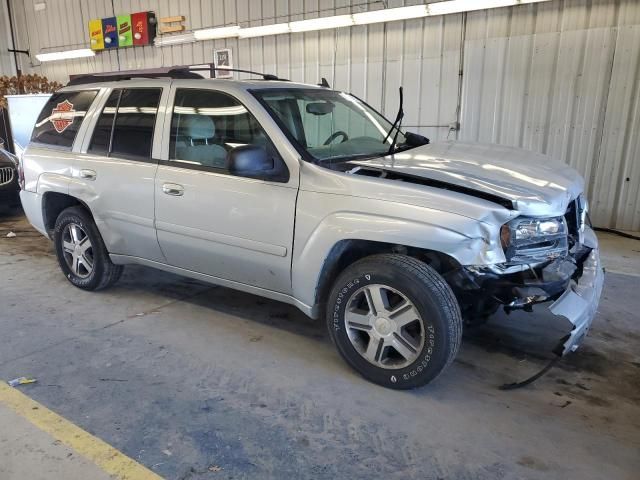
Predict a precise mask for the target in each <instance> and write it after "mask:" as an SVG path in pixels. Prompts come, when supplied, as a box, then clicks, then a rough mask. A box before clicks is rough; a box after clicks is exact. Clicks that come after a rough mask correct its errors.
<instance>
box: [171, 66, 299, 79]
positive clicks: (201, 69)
mask: <svg viewBox="0 0 640 480" xmlns="http://www.w3.org/2000/svg"><path fill="white" fill-rule="evenodd" d="M216 71H225V72H239V73H250V74H251V75H257V76H259V77H262V79H263V80H280V81H281V82H288V81H289V80H287V79H286V78H280V77H278V76H277V75H274V74H272V73H262V72H255V71H253V70H243V69H241V68H227V67H214V66H213V65H211V66H210V67H184V68H183V67H180V68H174V69H171V70H169V73H171V72H176V73H177V72H210V73H211V78H216Z"/></svg>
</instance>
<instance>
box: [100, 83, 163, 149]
mask: <svg viewBox="0 0 640 480" xmlns="http://www.w3.org/2000/svg"><path fill="white" fill-rule="evenodd" d="M161 95H162V89H161V88H131V89H117V90H114V91H113V92H111V95H110V96H109V98H108V100H107V103H106V104H105V106H104V108H103V110H102V113H101V114H100V117H99V118H98V122H97V123H96V127H95V129H94V131H93V137H92V139H91V143H90V145H89V151H90V152H92V153H102V154H105V155H108V156H115V157H124V158H133V159H141V160H144V159H149V158H151V148H152V146H153V131H154V127H155V123H156V116H157V113H158V105H159V103H160V96H161Z"/></svg>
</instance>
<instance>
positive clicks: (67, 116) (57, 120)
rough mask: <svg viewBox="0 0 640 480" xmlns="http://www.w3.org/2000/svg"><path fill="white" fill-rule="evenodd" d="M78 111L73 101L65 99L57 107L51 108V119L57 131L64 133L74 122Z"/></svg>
mask: <svg viewBox="0 0 640 480" xmlns="http://www.w3.org/2000/svg"><path fill="white" fill-rule="evenodd" d="M75 114H76V111H75V110H74V109H73V103H71V102H70V101H69V100H65V101H64V102H62V103H59V104H58V105H57V106H56V108H54V109H53V110H51V116H50V117H49V121H50V122H51V123H52V124H53V128H55V129H56V132H58V133H62V132H64V131H65V130H66V129H67V128H69V126H70V125H71V124H72V123H73V119H74V117H75Z"/></svg>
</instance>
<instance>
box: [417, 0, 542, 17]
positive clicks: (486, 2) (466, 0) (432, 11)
mask: <svg viewBox="0 0 640 480" xmlns="http://www.w3.org/2000/svg"><path fill="white" fill-rule="evenodd" d="M545 1H548V0H449V1H447V2H438V3H430V4H428V5H427V9H428V10H429V15H447V14H450V13H461V12H472V11H474V10H486V9H490V8H500V7H513V6H516V5H522V4H526V3H539V2H545Z"/></svg>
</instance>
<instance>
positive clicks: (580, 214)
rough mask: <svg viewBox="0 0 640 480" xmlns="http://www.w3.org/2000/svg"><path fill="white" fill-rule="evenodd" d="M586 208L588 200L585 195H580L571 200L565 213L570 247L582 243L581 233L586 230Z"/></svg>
mask: <svg viewBox="0 0 640 480" xmlns="http://www.w3.org/2000/svg"><path fill="white" fill-rule="evenodd" d="M585 209H586V202H585V200H584V196H583V195H580V196H578V198H576V199H575V200H572V201H571V203H570V204H569V206H568V207H567V211H566V212H565V214H564V219H565V221H566V222H567V233H568V237H569V238H568V239H569V249H571V248H573V246H574V245H576V244H578V243H580V233H581V232H582V231H583V230H584V216H585V214H584V211H585Z"/></svg>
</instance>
